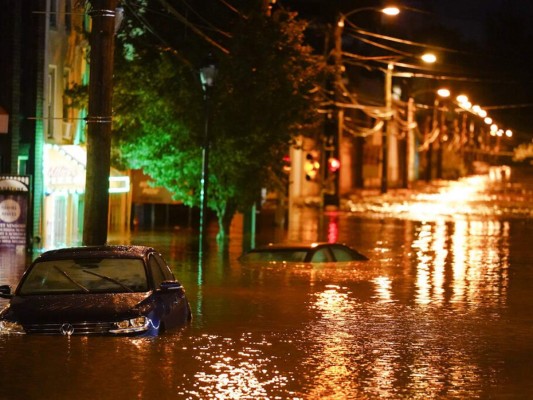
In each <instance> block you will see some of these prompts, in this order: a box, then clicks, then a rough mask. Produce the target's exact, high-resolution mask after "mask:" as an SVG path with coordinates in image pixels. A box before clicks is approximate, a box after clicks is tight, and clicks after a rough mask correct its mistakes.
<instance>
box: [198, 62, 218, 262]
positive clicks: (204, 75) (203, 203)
mask: <svg viewBox="0 0 533 400" xmlns="http://www.w3.org/2000/svg"><path fill="white" fill-rule="evenodd" d="M217 73H218V70H217V66H216V63H215V60H214V58H213V56H212V55H211V54H209V55H208V57H207V59H206V62H205V63H204V65H203V66H202V67H201V68H200V80H201V82H202V89H203V91H204V100H205V129H204V137H203V140H202V178H201V181H200V184H201V191H200V243H199V244H200V247H199V252H200V254H201V253H202V250H203V244H204V240H205V220H206V213H207V184H208V181H209V130H210V122H211V91H212V89H213V86H214V84H215V79H216V76H217Z"/></svg>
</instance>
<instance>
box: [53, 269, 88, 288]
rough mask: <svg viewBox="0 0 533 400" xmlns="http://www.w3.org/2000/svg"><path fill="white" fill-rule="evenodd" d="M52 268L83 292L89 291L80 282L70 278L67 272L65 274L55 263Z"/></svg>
mask: <svg viewBox="0 0 533 400" xmlns="http://www.w3.org/2000/svg"><path fill="white" fill-rule="evenodd" d="M54 268H55V269H56V270H57V271H59V273H61V275H63V276H64V277H65V278H67V279H68V280H69V281H71V282H72V283H73V284H75V285H76V286H77V287H79V288H81V289H82V290H83V291H84V292H86V293H89V289H87V288H86V287H85V286H83V285H82V284H81V283H79V282H77V281H76V280H75V279H74V278H72V277H71V276H70V275H69V274H67V273H66V272H65V271H63V270H62V269H61V268H59V267H58V266H57V265H54Z"/></svg>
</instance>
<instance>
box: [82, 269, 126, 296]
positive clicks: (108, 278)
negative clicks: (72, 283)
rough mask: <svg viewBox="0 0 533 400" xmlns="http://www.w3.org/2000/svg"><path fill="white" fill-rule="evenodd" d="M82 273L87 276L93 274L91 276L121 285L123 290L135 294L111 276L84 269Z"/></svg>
mask: <svg viewBox="0 0 533 400" xmlns="http://www.w3.org/2000/svg"><path fill="white" fill-rule="evenodd" d="M82 271H83V272H85V273H87V274H91V275H94V276H97V277H99V278H102V279H105V280H106V281H109V282H113V283H115V284H117V285H119V286H120V287H122V288H123V289H126V290H127V291H128V292H133V289H132V288H130V287H128V286H126V285H124V284H123V283H122V282H120V281H118V280H116V279H114V278H111V277H110V276H106V275H102V274H99V273H97V272H93V271H89V270H86V269H82Z"/></svg>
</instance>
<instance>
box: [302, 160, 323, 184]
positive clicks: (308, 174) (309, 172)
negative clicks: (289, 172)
mask: <svg viewBox="0 0 533 400" xmlns="http://www.w3.org/2000/svg"><path fill="white" fill-rule="evenodd" d="M317 157H318V154H313V153H307V154H306V156H305V164H304V171H305V179H306V180H307V181H314V180H316V178H317V176H318V170H319V169H320V163H319V162H318V161H317Z"/></svg>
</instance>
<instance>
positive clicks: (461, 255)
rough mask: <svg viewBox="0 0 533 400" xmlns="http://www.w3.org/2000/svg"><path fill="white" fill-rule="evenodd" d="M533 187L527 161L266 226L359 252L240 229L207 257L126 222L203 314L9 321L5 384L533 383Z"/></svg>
mask: <svg viewBox="0 0 533 400" xmlns="http://www.w3.org/2000/svg"><path fill="white" fill-rule="evenodd" d="M465 194H466V196H465ZM532 195H533V185H531V184H530V182H529V181H525V180H523V181H520V182H516V181H514V177H513V176H512V175H511V176H508V177H506V178H505V179H503V180H502V179H500V178H496V179H491V178H490V177H489V176H484V177H473V178H469V179H466V180H463V181H460V182H453V183H447V184H442V185H439V186H438V187H436V188H435V189H434V190H433V191H430V192H424V193H417V194H412V193H409V194H408V195H405V194H404V195H402V196H400V197H394V196H389V197H387V198H386V199H383V198H382V200H381V201H378V200H376V199H370V201H367V202H366V203H363V202H358V201H357V199H356V200H355V201H354V202H353V204H352V205H351V208H352V211H351V212H331V213H324V214H319V213H318V212H317V211H316V210H311V209H303V210H299V211H297V212H295V213H294V214H293V215H292V216H291V222H290V227H289V229H288V230H285V231H283V230H282V231H280V230H279V229H274V228H272V227H270V226H265V227H263V229H261V230H260V232H258V236H257V241H258V242H259V243H264V242H268V241H271V240H310V241H313V240H338V241H341V242H346V243H348V244H350V245H353V246H354V247H355V248H357V249H358V250H360V251H361V252H363V253H364V254H366V255H367V256H369V257H370V261H368V262H357V263H352V264H340V265H331V264H322V265H317V266H310V265H294V266H289V265H283V264H282V265H263V266H258V265H253V266H247V265H242V264H240V263H239V261H238V260H237V258H238V256H239V255H240V252H241V250H242V245H241V236H240V233H239V232H238V229H235V230H234V232H233V233H232V239H231V245H230V251H229V253H226V254H223V253H219V252H218V251H217V248H216V246H215V244H214V242H211V243H210V245H209V247H208V253H207V256H206V258H205V259H204V260H203V261H202V262H201V263H199V262H198V256H197V254H196V251H195V248H196V246H197V243H196V237H195V233H194V232H191V231H189V230H187V229H175V230H170V231H164V232H153V231H151V232H136V233H134V234H132V235H131V236H130V237H127V238H122V239H119V238H114V239H113V240H115V241H122V242H124V241H127V242H131V243H139V244H141V243H142V244H149V245H154V246H156V247H157V248H158V249H159V250H160V251H161V252H162V253H163V255H164V256H165V257H166V258H167V260H169V262H170V264H172V265H173V269H174V272H175V273H176V275H177V276H178V277H179V279H180V280H181V281H182V283H183V284H184V286H185V287H186V289H187V294H188V297H189V300H190V303H191V306H192V309H193V322H192V324H191V326H190V327H187V328H185V329H182V330H179V331H175V332H169V333H167V334H164V335H162V336H161V337H158V338H152V339H131V338H102V337H89V338H86V337H75V336H74V337H44V336H9V337H7V336H4V337H0V398H1V399H10V400H11V399H399V398H402V399H487V398H490V399H527V398H533V368H532V367H533V361H532V359H533V312H532V311H531V310H532V309H533V293H532V291H531V288H533V263H532V256H533V247H532V242H531V238H532V237H533V218H532V217H533V205H532V204H529V203H531V200H530V199H531V198H533V197H531V196H532ZM214 228H215V229H216V227H214ZM210 233H212V234H214V231H211V232H210ZM211 236H212V235H211ZM3 257H4V258H3V259H2V260H0V262H1V267H2V268H1V269H0V281H1V282H9V283H12V282H16V280H17V279H18V277H20V274H21V273H22V270H23V266H22V264H21V262H20V260H19V259H17V258H16V256H13V257H14V260H8V259H7V258H6V257H7V256H5V255H4V256H3ZM3 304H5V302H4V303H3Z"/></svg>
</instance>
